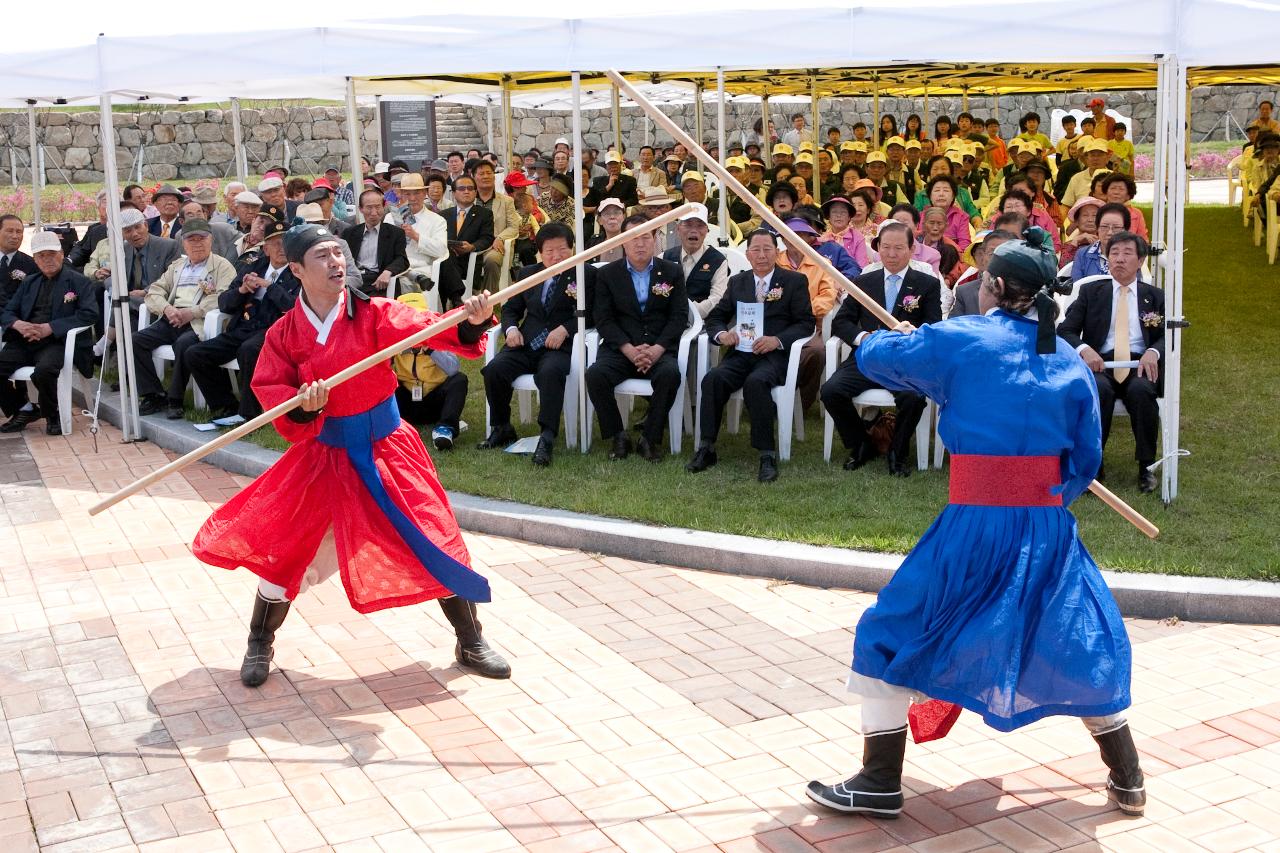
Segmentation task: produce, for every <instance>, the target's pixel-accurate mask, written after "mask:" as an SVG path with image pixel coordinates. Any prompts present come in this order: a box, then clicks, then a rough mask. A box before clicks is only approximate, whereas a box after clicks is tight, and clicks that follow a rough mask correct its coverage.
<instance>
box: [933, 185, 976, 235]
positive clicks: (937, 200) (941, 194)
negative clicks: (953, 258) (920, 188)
mask: <svg viewBox="0 0 1280 853" xmlns="http://www.w3.org/2000/svg"><path fill="white" fill-rule="evenodd" d="M956 193H957V185H956V182H955V179H954V178H951V177H950V176H948V175H939V176H937V177H933V178H930V179H929V183H928V184H926V185H925V194H926V195H927V196H928V197H929V205H930V206H931V207H934V208H936V209H938V210H941V211H942V212H943V214H945V216H946V227H945V228H944V229H943V234H944V235H945V236H946V237H947V238H948V239H949V240H951V242H953V243H954V244H955V246H956V249H957V250H958V251H960V252H963V251H964V250H965V249H966V248H968V246H969V241H970V240H971V239H972V237H970V231H969V216H968V214H966V213H965V211H964V210H963V209H961V208H960V206H959V205H957V204H956V203H955V202H956Z"/></svg>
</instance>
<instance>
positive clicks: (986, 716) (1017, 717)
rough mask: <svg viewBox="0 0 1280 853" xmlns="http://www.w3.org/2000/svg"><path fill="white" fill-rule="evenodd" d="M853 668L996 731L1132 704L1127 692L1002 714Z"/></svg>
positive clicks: (1104, 713) (949, 693)
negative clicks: (1100, 699)
mask: <svg viewBox="0 0 1280 853" xmlns="http://www.w3.org/2000/svg"><path fill="white" fill-rule="evenodd" d="M852 669H853V671H854V672H856V673H858V674H859V675H862V676H865V677H866V678H875V679H879V680H880V681H883V682H885V683H886V684H892V685H894V686H895V687H902V688H904V689H906V690H914V691H916V692H917V693H922V694H924V695H925V696H928V697H929V698H930V699H940V700H942V701H943V702H951V703H953V704H955V705H959V706H960V707H961V708H964V709H965V710H966V711H972V712H973V713H975V714H977V715H978V716H980V717H982V722H984V723H986V724H987V725H988V726H990V727H991V728H993V729H995V730H996V731H998V732H1011V731H1013V730H1014V729H1020V728H1022V727H1023V726H1028V725H1031V724H1032V723H1034V722H1038V721H1039V720H1042V719H1044V718H1045V717H1109V716H1111V715H1112V714H1119V713H1120V712H1121V711H1123V710H1125V709H1126V708H1128V707H1129V706H1130V705H1131V704H1133V702H1132V700H1131V699H1130V697H1129V696H1127V695H1126V696H1122V697H1120V698H1117V699H1115V700H1114V701H1112V702H1105V703H1103V704H1101V705H1037V706H1036V707H1034V708H1029V709H1028V710H1026V711H1023V712H1021V713H1018V714H1014V715H1013V716H1012V717H1002V716H999V715H996V714H992V713H991V710H990V709H989V708H988V707H987V706H986V705H984V704H983V703H981V702H979V701H977V700H976V699H974V698H973V697H972V696H967V695H965V694H964V693H961V692H960V691H958V690H951V689H949V688H946V687H938V686H934V685H930V684H927V683H924V682H910V683H900V682H897V681H891V680H890V679H888V678H885V677H884V676H883V675H882V674H880V673H875V672H865V671H863V670H861V669H859V668H858V666H857V661H855V662H854V665H853V667H852Z"/></svg>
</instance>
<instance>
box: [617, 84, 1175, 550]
mask: <svg viewBox="0 0 1280 853" xmlns="http://www.w3.org/2000/svg"><path fill="white" fill-rule="evenodd" d="M605 73H606V74H608V76H609V79H610V80H612V81H613V83H614V84H615V85H616V86H617V87H618V89H619V90H620V91H623V92H626V93H627V96H628V97H629V98H631V100H632V101H633V102H634V103H635V105H636V106H638V107H640V109H642V110H644V111H645V113H647V114H648V115H649V117H650V118H652V119H653V120H654V122H656V123H657V124H658V125H659V126H660V127H662V128H664V129H666V131H667V133H670V134H671V138H672V139H673V140H675V141H676V142H679V143H681V144H682V145H684V147H685V148H686V149H688V151H689V153H691V154H693V156H694V157H697V158H698V160H699V161H701V163H702V165H703V167H704V168H705V169H706V170H707V171H708V172H710V173H711V174H713V175H715V176H716V177H717V178H719V179H720V183H721V185H722V186H723V187H724V189H726V190H733V192H734V193H735V194H736V195H737V196H738V197H739V198H741V199H742V200H743V201H744V202H746V203H747V206H748V207H750V208H751V209H752V210H754V211H755V212H756V213H758V214H759V215H760V218H761V219H763V220H764V221H765V222H767V223H769V224H770V225H772V226H773V230H774V231H776V232H778V236H779V237H781V238H782V239H783V240H785V241H786V242H787V244H788V245H790V246H791V247H792V248H793V249H795V250H796V251H797V252H799V253H800V254H802V255H804V256H805V257H806V258H808V259H809V260H810V261H812V262H813V263H815V264H817V265H818V267H819V269H821V270H822V271H823V272H824V273H825V274H826V276H827V278H829V279H830V280H831V281H833V282H835V283H836V284H838V285H840V286H841V287H843V288H844V289H845V290H846V291H847V292H848V294H849V295H850V296H852V297H853V298H854V299H856V300H858V301H859V302H861V303H862V306H863V307H864V308H866V309H867V310H868V311H870V312H871V313H872V314H874V315H875V316H876V319H878V320H879V321H880V322H881V323H884V324H885V325H886V326H888V327H889V328H890V329H892V328H893V327H894V326H896V325H898V319H897V318H896V317H894V316H893V315H892V314H890V313H889V312H888V311H886V310H885V309H884V306H883V305H881V304H880V303H879V302H877V301H876V300H875V299H873V298H871V297H870V296H868V295H867V294H866V293H865V292H864V291H863V290H862V288H860V287H858V286H857V285H855V284H853V283H852V282H851V281H849V280H848V279H847V278H845V277H844V275H843V274H842V273H841V272H840V271H839V270H837V269H836V268H835V267H834V266H832V264H831V262H830V261H828V260H827V259H826V258H824V257H823V256H822V255H820V254H818V252H817V250H815V249H814V248H813V247H812V246H810V245H809V244H808V243H806V242H805V241H804V240H801V239H800V238H799V237H798V236H797V235H796V233H795V232H794V231H792V230H791V229H790V228H788V227H787V226H786V225H785V224H783V222H782V220H781V219H780V218H778V215H777V214H776V213H774V212H773V211H772V210H770V209H769V206H768V205H766V204H765V203H764V202H762V201H761V200H760V199H759V198H757V197H756V195H755V193H753V192H751V191H750V190H748V189H747V188H746V187H744V186H743V185H742V183H741V182H740V181H738V179H737V178H735V177H734V176H733V175H731V174H729V170H728V169H725V168H724V167H723V166H721V165H720V163H719V162H717V161H716V159H715V158H714V157H712V156H711V155H710V154H708V153H707V152H706V151H704V150H703V148H702V146H701V145H699V144H698V143H697V142H696V141H694V139H693V138H692V137H690V136H689V134H687V133H685V132H684V131H683V130H681V129H680V127H679V125H677V124H676V123H675V122H674V121H672V120H671V118H670V117H669V116H668V115H667V114H666V113H664V112H662V111H661V110H659V109H658V108H657V107H655V106H654V105H653V104H651V103H649V101H648V99H647V98H645V96H644V95H642V94H640V92H639V91H638V90H637V89H636V87H635V86H632V85H631V83H630V82H628V80H627V79H626V78H625V77H623V76H622V75H621V74H619V73H618V72H617V71H607V72H605ZM721 226H722V228H724V229H725V230H724V233H726V234H727V233H728V230H727V229H728V226H727V225H726V224H724V223H721ZM1089 491H1091V492H1093V493H1094V494H1095V495H1097V496H1098V497H1099V498H1101V499H1102V500H1103V501H1104V502H1105V503H1106V504H1107V506H1109V507H1111V508H1112V509H1114V510H1115V511H1116V512H1118V513H1120V514H1121V515H1122V516H1124V517H1125V518H1126V519H1127V520H1128V521H1129V522H1130V523H1131V524H1133V526H1135V527H1137V528H1138V529H1139V530H1141V531H1142V532H1143V533H1145V534H1146V535H1147V536H1150V537H1151V538H1152V539H1155V538H1156V537H1157V536H1159V535H1160V528H1158V527H1156V526H1155V525H1154V524H1152V523H1151V522H1150V521H1148V520H1147V519H1146V518H1144V517H1143V516H1142V515H1141V514H1140V513H1139V512H1138V511H1137V510H1135V509H1134V508H1133V507H1131V506H1129V505H1128V504H1127V503H1125V502H1124V501H1122V500H1121V499H1120V498H1118V497H1116V496H1115V495H1114V494H1113V493H1112V492H1111V491H1110V490H1109V489H1108V488H1107V487H1106V486H1104V485H1102V484H1101V483H1099V482H1098V481H1097V480H1094V481H1093V482H1092V483H1090V484H1089Z"/></svg>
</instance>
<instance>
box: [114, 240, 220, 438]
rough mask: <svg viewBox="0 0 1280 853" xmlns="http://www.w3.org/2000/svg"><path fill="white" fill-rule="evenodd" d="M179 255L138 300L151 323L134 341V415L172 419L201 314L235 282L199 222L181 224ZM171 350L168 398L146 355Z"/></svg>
mask: <svg viewBox="0 0 1280 853" xmlns="http://www.w3.org/2000/svg"><path fill="white" fill-rule="evenodd" d="M182 250H183V252H184V253H185V254H184V255H183V256H182V257H180V258H179V259H178V260H176V261H174V262H173V263H172V264H171V265H170V266H169V268H168V269H167V270H165V271H164V274H163V275H161V276H160V278H158V279H157V280H156V281H154V282H152V283H151V285H150V286H149V287H148V288H147V295H146V296H145V297H144V299H143V301H144V302H145V303H146V306H147V310H148V311H150V312H151V316H152V317H153V318H154V319H153V320H152V322H151V323H150V325H148V326H147V327H146V328H145V329H140V330H138V332H137V333H136V334H134V336H133V370H134V373H135V375H136V376H137V383H138V398H139V400H140V406H139V409H138V411H139V412H140V413H141V414H144V415H152V414H155V413H156V412H160V411H164V410H165V409H166V407H167V409H168V412H167V414H168V417H169V418H170V419H171V420H177V419H179V418H181V417H182V404H183V400H184V398H185V396H186V392H187V369H186V358H185V356H186V351H187V349H188V347H190V346H192V345H193V344H195V343H196V342H197V341H199V340H202V339H203V338H204V315H205V314H207V313H209V312H210V311H212V310H213V309H215V308H217V307H218V296H219V294H221V293H222V291H224V290H226V289H227V287H229V286H230V285H231V282H232V280H234V279H235V277H236V270H235V267H233V266H232V265H231V263H230V262H229V261H227V260H226V259H225V258H222V257H219V256H218V255H215V254H213V233H212V232H211V231H210V230H209V223H207V222H205V221H204V220H203V219H188V220H187V221H186V222H184V223H182ZM162 346H171V347H173V354H174V361H173V376H172V378H171V379H170V380H169V385H168V389H167V390H168V393H167V395H166V389H165V386H164V384H163V383H162V382H161V381H160V375H159V374H158V373H157V372H156V367H155V363H154V362H153V361H152V359H151V353H152V352H153V351H154V350H155V349H156V348H157V347H162Z"/></svg>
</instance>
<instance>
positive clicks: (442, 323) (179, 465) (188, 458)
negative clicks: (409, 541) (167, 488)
mask: <svg viewBox="0 0 1280 853" xmlns="http://www.w3.org/2000/svg"><path fill="white" fill-rule="evenodd" d="M356 168H357V170H358V169H359V164H357V165H356ZM693 209H694V208H693V205H691V204H683V205H681V206H680V207H677V208H676V209H675V210H670V211H668V212H666V213H664V214H662V215H661V216H657V217H655V218H653V219H650V220H649V221H648V222H646V223H644V224H643V225H636V226H634V227H632V228H628V229H627V230H626V231H623V232H622V233H621V234H616V235H614V236H613V237H610V238H609V239H608V240H605V241H604V242H602V243H598V244H596V245H595V246H593V247H591V248H590V249H587V250H586V251H583V252H579V253H578V254H576V255H573V256H572V257H569V258H565V259H564V260H563V261H561V262H560V263H558V264H555V265H553V266H550V267H547V268H546V269H544V270H542V271H541V272H538V273H535V274H534V275H531V276H529V277H528V278H525V279H521V280H520V281H517V282H516V283H514V284H512V285H510V286H509V287H505V288H503V289H502V290H499V291H498V292H497V293H495V294H493V295H492V296H490V297H489V301H490V302H492V303H493V304H495V305H496V304H498V303H501V302H506V301H507V300H508V299H510V298H511V297H513V296H515V295H517V294H520V293H523V292H524V291H526V290H528V289H529V288H531V287H535V286H537V285H539V284H541V283H542V282H544V281H546V280H547V279H549V278H554V277H555V276H558V275H560V274H561V273H564V272H568V271H569V270H571V269H573V268H574V267H576V266H578V265H579V264H582V263H584V262H586V261H589V260H591V259H592V258H594V257H597V256H599V255H601V254H604V253H605V252H608V251H610V250H611V249H616V248H618V247H619V246H621V245H622V244H624V243H626V242H627V241H628V240H631V239H632V238H633V237H635V236H637V235H638V234H643V233H645V232H647V231H656V230H657V229H659V228H663V227H665V226H666V225H667V224H668V223H670V222H674V221H675V220H677V219H678V218H680V217H681V216H683V215H684V214H686V213H689V212H691V211H692V210H693ZM466 316H467V315H466V312H465V311H464V310H463V309H461V308H458V309H455V310H453V311H450V312H449V313H448V314H445V315H444V316H443V317H441V318H440V319H439V320H437V321H436V322H434V323H432V324H431V325H430V326H427V327H426V328H425V329H423V330H422V331H420V332H414V333H413V334H412V335H409V336H408V337H406V338H405V339H404V340H402V341H399V342H398V343H394V344H391V345H390V346H388V347H384V348H383V349H381V350H379V351H378V352H375V353H374V354H373V355H370V356H367V357H366V358H363V359H361V360H360V361H357V362H356V363H355V364H353V365H351V366H350V367H348V368H346V369H345V370H340V371H338V372H337V373H335V374H334V375H333V376H330V377H329V378H328V379H326V380H324V382H325V384H326V385H328V386H329V388H330V389H332V388H333V387H335V386H337V385H341V384H342V383H343V382H346V381H347V380H348V379H351V378H352V377H354V376H357V375H359V374H361V373H364V372H365V371H366V370H368V369H369V368H371V367H377V366H378V365H380V364H385V363H386V362H387V361H388V360H390V359H391V358H392V357H393V356H396V355H398V354H400V353H402V352H404V351H405V350H407V349H410V348H412V347H415V346H417V345H418V344H420V343H422V342H423V341H425V340H427V339H428V338H431V337H434V336H436V335H438V334H440V333H441V332H444V331H447V330H449V329H452V328H453V327H454V326H457V325H460V324H461V323H462V321H463V320H465V319H466ZM301 402H302V398H301V397H290V398H289V399H288V400H285V401H284V402H283V403H280V404H279V405H277V406H274V407H273V408H271V409H268V410H267V411H265V412H263V413H262V414H260V415H258V416H257V417H256V418H254V419H253V420H251V421H245V422H244V423H242V424H240V426H238V427H236V428H235V429H233V430H230V431H229V432H225V433H223V434H222V435H220V436H218V437H217V438H215V439H213V440H212V441H210V442H208V443H207V444H202V445H201V446H200V447H197V448H196V449H195V450H193V451H191V452H190V453H188V454H187V455H185V456H182V457H179V458H177V459H175V460H173V461H172V462H170V463H169V464H168V465H165V466H164V467H162V468H157V469H156V470H154V471H152V472H151V473H150V474H147V475H146V476H145V477H142V478H140V479H138V480H135V481H134V482H132V483H130V484H129V485H127V486H125V487H124V488H123V489H121V490H120V491H118V492H116V493H115V494H113V495H111V496H109V497H107V498H105V499H103V500H102V501H99V502H98V503H96V504H94V505H93V506H91V507H90V508H89V515H97V514H98V513H100V512H102V511H103V510H105V509H108V508H110V507H112V506H114V505H116V504H118V503H119V502H120V501H122V500H124V499H125V498H127V497H129V496H130V495H134V494H137V493H138V492H140V491H142V490H143V489H145V488H147V487H148V486H150V485H151V484H152V483H155V482H157V481H159V480H162V479H164V478H165V477H168V476H169V475H170V474H174V473H176V472H178V471H181V470H182V469H183V468H186V467H187V466H188V465H191V464H193V463H195V462H198V461H200V460H201V459H203V458H204V457H206V456H208V455H209V454H210V453H213V452H214V451H215V450H217V449H218V448H220V447H224V446H226V445H228V444H230V443H231V442H233V441H235V440H236V439H238V438H241V437H243V436H246V435H248V434H249V433H251V432H253V431H254V430H256V429H258V428H260V427H264V426H266V425H267V424H269V423H271V422H272V421H274V420H275V419H276V418H278V417H281V416H283V415H285V414H287V413H289V412H291V411H293V410H294V409H296V408H297V407H298V406H299V405H300V404H301Z"/></svg>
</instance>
